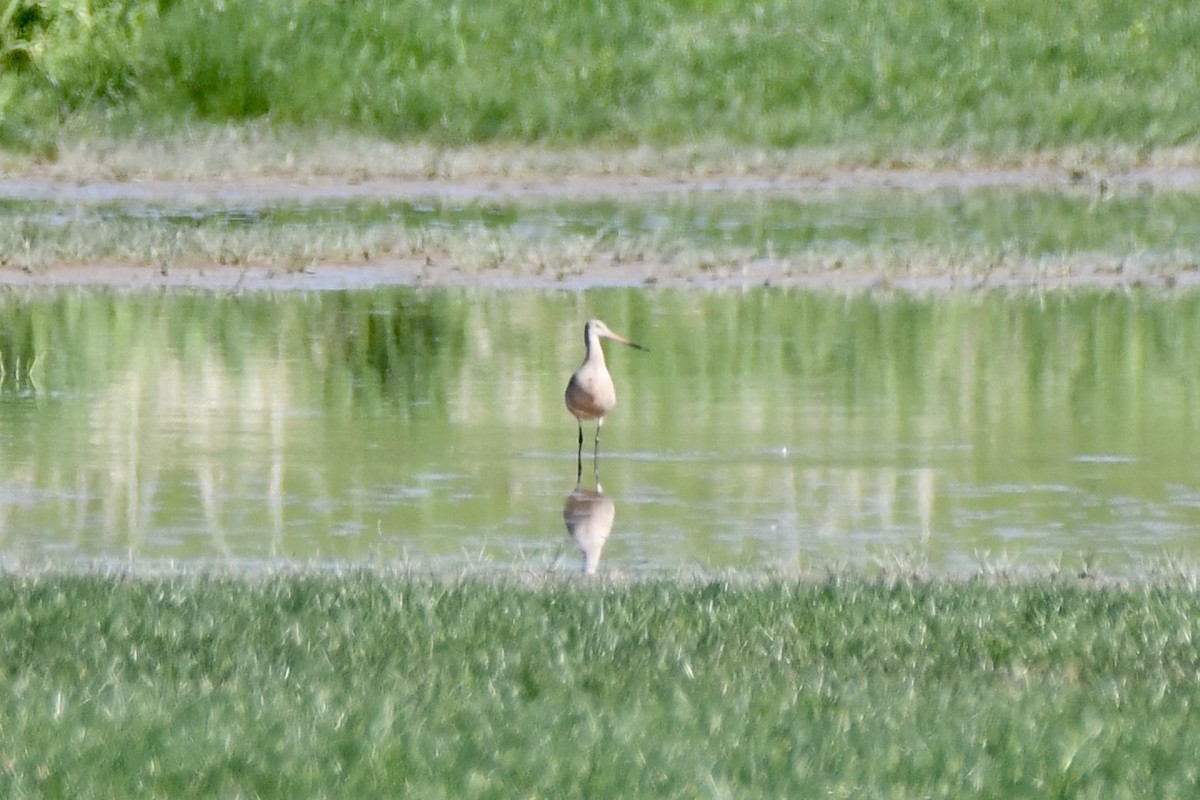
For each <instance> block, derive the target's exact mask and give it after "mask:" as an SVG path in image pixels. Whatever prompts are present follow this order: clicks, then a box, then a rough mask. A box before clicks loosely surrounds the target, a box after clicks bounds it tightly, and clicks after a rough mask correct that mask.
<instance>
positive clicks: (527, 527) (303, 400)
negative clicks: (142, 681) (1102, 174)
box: [0, 288, 1200, 574]
mask: <svg viewBox="0 0 1200 800" xmlns="http://www.w3.org/2000/svg"><path fill="white" fill-rule="evenodd" d="M0 305H2V307H3V308H2V313H0V356H2V358H3V376H2V380H0V557H2V558H3V560H4V561H6V562H8V563H24V564H35V565H36V564H46V563H51V564H59V565H63V564H65V565H71V564H96V563H101V564H108V563H111V564H122V565H123V564H132V565H133V566H135V567H140V568H145V569H155V568H161V567H172V566H180V565H182V566H188V565H211V564H228V565H233V566H235V567H238V568H256V567H258V566H264V565H270V564H275V563H287V564H346V563H350V564H365V563H370V564H380V563H382V564H397V565H408V566H413V567H416V568H420V569H424V568H429V569H435V570H455V569H460V568H468V567H469V568H475V567H478V566H480V565H483V566H497V567H501V568H508V567H511V566H514V565H515V566H519V567H523V568H524V567H528V568H532V569H535V570H550V571H564V572H571V571H575V570H579V569H582V568H583V566H584V564H585V555H584V551H586V552H587V553H588V556H587V558H588V559H589V561H588V562H587V563H588V564H589V566H590V567H593V568H595V569H596V570H597V571H599V572H601V573H605V572H609V573H637V572H644V571H660V572H661V571H667V572H674V571H684V572H686V571H689V570H694V569H703V570H709V569H722V568H742V569H749V570H760V571H766V570H781V571H791V570H823V569H827V568H838V567H840V566H847V565H871V564H876V563H898V562H899V563H911V564H918V565H925V566H926V567H928V568H929V569H932V570H934V571H938V572H952V573H953V572H959V571H973V570H978V569H980V568H1014V569H1020V568H1025V567H1034V568H1038V569H1044V568H1046V567H1047V566H1051V567H1053V566H1055V565H1058V566H1061V567H1062V568H1064V569H1069V570H1072V571H1078V570H1080V569H1096V570H1098V571H1100V572H1102V573H1106V574H1113V573H1115V574H1120V573H1122V572H1123V571H1124V570H1127V569H1130V568H1132V567H1135V566H1144V565H1145V564H1146V563H1147V562H1148V561H1149V562H1153V561H1155V560H1158V559H1164V558H1183V559H1187V560H1189V561H1192V562H1195V561H1197V560H1200V538H1198V537H1197V535H1196V531H1197V529H1200V476H1197V474H1196V470H1195V464H1197V463H1200V293H1193V292H1181V291H1176V292H1173V293H1162V292H1151V291H1138V290H1120V291H1102V290H1090V291H1073V292H1050V293H1039V292H1036V291H1032V290H1007V291H999V290H991V291H980V292H969V293H930V294H924V295H914V294H906V293H896V292H888V291H874V292H839V291H834V290H827V291H814V292H810V291H800V290H781V289H746V290H739V291H735V290H724V291H699V290H668V289H646V288H642V289H597V290H591V291H585V292H555V291H516V290H512V291H487V292H485V291H472V290H461V289H437V290H421V289H413V288H393V289H376V290H372V291H363V292H320V293H278V294H268V293H242V294H217V293H212V292H181V293H167V294H149V293H132V294H129V293H114V292H105V291H99V292H82V291H65V292H34V293H29V294H25V293H14V292H10V293H9V294H8V295H5V296H4V297H3V300H2V301H0ZM589 317H599V318H602V319H604V320H605V321H606V322H608V323H609V325H610V326H612V328H613V329H615V330H617V331H619V332H620V333H623V334H625V335H627V336H629V337H630V338H632V339H634V340H635V341H638V342H640V343H642V344H644V345H645V346H647V347H648V348H649V352H645V353H642V352H636V351H633V350H627V349H625V348H620V347H609V349H608V353H607V355H608V366H609V369H610V370H611V372H612V374H613V375H614V377H615V380H616V384H617V390H618V394H619V398H620V400H619V403H618V406H617V408H616V410H615V411H614V412H613V413H612V414H611V416H610V417H609V419H608V420H607V422H606V423H605V426H604V435H603V439H602V442H601V453H600V462H599V468H600V475H599V478H600V481H599V484H600V488H599V489H597V481H596V476H595V475H594V474H593V470H592V463H591V461H590V459H588V458H585V461H584V473H583V481H582V485H581V486H579V487H576V483H575V471H576V437H577V435H578V434H577V428H576V423H575V420H574V419H573V418H572V417H571V415H570V414H569V413H568V412H567V410H566V409H565V407H564V405H563V396H562V395H563V388H564V386H565V384H566V380H567V378H568V376H569V375H570V374H571V372H572V371H573V370H574V369H575V368H576V367H577V366H578V365H579V362H580V360H581V359H582V356H583V341H582V328H583V323H584V321H585V320H586V319H588V318H589ZM591 442H592V429H591V427H590V426H589V427H588V428H587V429H586V431H585V446H586V447H587V448H588V451H589V454H590V448H591ZM570 534H573V537H572V535H570Z"/></svg>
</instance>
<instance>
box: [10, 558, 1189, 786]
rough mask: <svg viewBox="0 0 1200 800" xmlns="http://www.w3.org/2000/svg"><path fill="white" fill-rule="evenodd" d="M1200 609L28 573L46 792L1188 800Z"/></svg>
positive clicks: (14, 617)
mask: <svg viewBox="0 0 1200 800" xmlns="http://www.w3.org/2000/svg"><path fill="white" fill-rule="evenodd" d="M1198 620H1200V594H1198V593H1197V592H1196V590H1195V587H1194V585H1192V583H1190V582H1189V581H1187V580H1184V579H1182V578H1176V579H1172V580H1166V581H1157V580H1153V579H1146V580H1144V581H1142V582H1139V583H1137V584H1133V585H1128V586H1116V585H1088V584H1086V583H1082V582H1077V581H1075V580H1073V579H1066V578H1053V577H1045V578H1040V579H1034V580H1030V581H1026V582H1018V583H1006V582H1004V581H1003V580H998V579H996V580H972V581H965V582H955V581H938V582H925V581H921V580H914V579H903V580H900V579H897V580H892V579H884V578H878V579H876V578H868V577H863V576H857V577H855V576H831V577H829V578H827V579H825V580H817V581H812V582H799V583H797V582H789V581H785V580H770V581H766V582H749V583H747V582H736V581H735V582H724V581H721V580H709V581H699V582H692V581H686V580H685V581H682V582H680V581H657V580H651V581H647V582H634V583H628V584H605V583H597V584H575V583H560V582H558V581H555V580H550V581H549V582H545V581H534V582H532V583H531V582H528V581H523V580H520V579H516V578H512V579H501V580H491V579H462V580H430V579H422V578H414V577H411V576H408V577H405V576H388V575H380V574H373V573H354V574H346V575H323V574H304V575H276V576H266V577H262V578H249V577H247V578H215V577H167V578H148V577H147V578H128V579H127V578H123V577H118V576H91V575H76V576H63V575H34V576H21V575H16V574H11V573H10V574H7V575H5V576H4V577H3V579H2V580H0V676H2V679H3V681H4V683H5V685H6V687H7V689H8V691H7V692H6V697H7V698H8V699H7V700H6V701H5V702H4V703H2V704H0V785H3V786H4V788H5V794H6V796H9V797H20V796H31V795H32V796H71V797H93V796H139V797H156V796H172V797H180V796H222V797H238V796H246V797H249V796H268V797H332V796H338V797H344V796H360V797H361V796H420V797H513V796H521V797H567V796H656V797H700V796H719V797H782V796H790V797H961V796H967V795H970V796H977V797H1001V798H1014V797H1047V796H1070V797H1104V798H1125V797H1160V798H1172V797H1190V796H1192V795H1193V794H1194V792H1195V787H1196V783H1197V778H1198V776H1197V772H1198V771H1197V767H1196V763H1195V753H1196V750H1197V748H1198V747H1200V715H1198V714H1197V713H1196V708H1195V706H1196V703H1197V699H1198V698H1200V694H1198V692H1197V688H1196V675H1197V672H1198V670H1200V648H1197V645H1196V640H1197V637H1198V636H1200V622H1198Z"/></svg>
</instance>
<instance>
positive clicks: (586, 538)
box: [563, 483, 617, 575]
mask: <svg viewBox="0 0 1200 800" xmlns="http://www.w3.org/2000/svg"><path fill="white" fill-rule="evenodd" d="M616 515H617V506H616V504H615V503H613V500H612V498H611V497H609V496H608V495H606V494H605V493H604V489H603V487H601V486H600V484H599V483H597V484H596V488H595V489H585V488H584V487H583V486H582V485H581V484H576V485H575V488H574V489H573V490H572V491H571V493H570V494H569V495H567V499H566V502H564V503H563V522H564V523H566V526H567V533H568V534H570V536H571V538H572V539H574V540H575V544H576V545H578V546H579V549H580V550H582V551H583V572H584V574H585V575H594V574H595V573H596V567H597V565H599V563H600V551H602V550H603V549H604V543H605V542H606V541H608V535H609V534H610V533H612V527H613V518H614V517H616Z"/></svg>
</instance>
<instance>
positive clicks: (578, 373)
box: [566, 319, 646, 481]
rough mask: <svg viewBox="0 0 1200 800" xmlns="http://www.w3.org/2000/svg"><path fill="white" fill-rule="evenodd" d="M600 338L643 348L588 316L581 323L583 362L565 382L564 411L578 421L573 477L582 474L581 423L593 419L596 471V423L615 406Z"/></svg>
mask: <svg viewBox="0 0 1200 800" xmlns="http://www.w3.org/2000/svg"><path fill="white" fill-rule="evenodd" d="M601 337H603V338H605V339H612V340H613V341H614V342H620V343H621V344H624V345H628V346H629V347H632V348H635V349H637V350H645V349H646V348H644V347H642V346H641V345H640V344H634V343H633V342H631V341H629V340H628V339H626V338H625V337H624V336H618V335H617V334H615V333H613V332H612V331H610V330H609V329H608V326H607V325H605V324H604V323H603V322H601V321H600V320H598V319H590V320H588V321H587V324H586V325H584V326H583V343H584V347H585V348H586V352H585V355H584V357H583V363H582V364H581V365H580V366H579V369H577V370H575V374H574V375H572V376H571V381H570V383H568V384H567V392H566V400H567V410H568V411H570V412H571V413H572V414H574V415H575V419H576V420H578V421H579V453H578V456H577V459H576V465H577V469H576V472H575V480H576V481H578V480H579V479H580V477H581V476H582V475H583V423H584V422H591V421H592V420H595V421H596V445H595V450H594V451H593V452H592V469H593V470H594V471H595V472H596V473H597V474H598V473H599V472H600V466H599V465H600V426H601V425H603V424H604V415H605V414H607V413H608V412H610V411H612V410H613V408H614V407H615V406H616V405H617V390H616V388H615V387H614V386H613V380H612V375H609V374H608V366H607V365H606V364H605V363H604V351H603V350H602V349H601V348H600V339H601Z"/></svg>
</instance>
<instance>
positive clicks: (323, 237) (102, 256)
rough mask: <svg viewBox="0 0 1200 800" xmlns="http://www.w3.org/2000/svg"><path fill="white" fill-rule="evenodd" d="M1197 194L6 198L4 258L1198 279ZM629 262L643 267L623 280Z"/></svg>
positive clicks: (657, 274)
mask: <svg viewBox="0 0 1200 800" xmlns="http://www.w3.org/2000/svg"><path fill="white" fill-rule="evenodd" d="M1198 205H1200V200H1198V198H1197V196H1196V195H1195V194H1194V193H1190V192H1175V191H1138V190H1124V191H1121V192H1115V193H1111V194H1104V195H1101V194H1099V193H1098V192H1097V191H1095V190H1094V189H1089V188H1086V187H1078V188H1071V189H1065V188H1064V189H1058V190H1054V191H1042V190H1028V189H1024V190H1017V189H1011V188H1001V189H994V188H991V189H974V190H969V191H959V190H955V191H951V190H939V191H928V190H925V191H921V190H916V191H901V190H887V189H882V190H881V189H871V190H856V191H849V190H841V191H824V192H813V193H810V194H808V195H805V196H795V195H791V194H783V193H780V194H773V193H749V192H746V193H730V192H715V193H712V194H701V195H689V194H679V195H671V196H667V197H654V198H653V199H652V200H650V199H644V198H632V199H625V200H618V201H612V200H599V201H597V200H590V201H585V200H575V201H568V200H556V201H546V200H542V201H538V202H535V201H533V200H530V199H527V200H524V201H504V202H499V201H469V202H449V201H442V200H411V201H410V200H406V201H386V200H358V201H352V202H345V201H337V202H328V203H324V204H322V203H315V202H310V203H298V202H294V201H293V202H277V203H275V204H261V205H244V204H243V205H235V206H213V207H205V206H187V205H178V204H177V205H164V204H157V205H156V204H144V203H75V204H71V203H63V202H52V201H41V200H37V201H18V200H10V201H0V265H4V266H8V267H15V268H18V269H23V270H26V271H28V272H31V273H37V272H38V271H39V270H41V269H43V268H44V267H47V266H56V265H60V264H70V263H80V264H89V263H97V262H100V263H114V262H115V263H119V264H135V265H144V266H149V267H156V268H158V269H160V270H162V271H164V272H165V271H169V270H171V269H172V268H174V267H177V266H178V267H189V266H201V267H203V266H209V265H214V264H229V265H252V266H268V267H273V268H277V269H282V270H295V269H303V268H306V267H308V266H310V265H316V264H322V263H326V264H329V263H333V264H359V263H387V262H388V261H394V260H396V259H408V260H409V261H415V262H427V263H428V264H429V265H430V269H429V270H428V274H427V275H426V279H430V280H436V279H437V266H438V265H451V266H453V267H454V268H456V269H459V270H465V271H466V272H468V273H474V274H479V273H486V272H488V271H489V270H494V269H499V270H502V274H504V275H507V276H534V277H538V278H541V279H555V278H560V279H561V278H563V277H566V276H571V275H574V274H576V273H580V272H582V271H584V270H592V271H594V272H595V274H596V275H597V276H598V277H601V278H603V277H604V271H605V269H606V268H607V267H612V268H613V269H612V270H610V272H611V274H612V275H614V276H616V277H621V276H623V279H624V280H626V281H631V280H632V281H636V280H643V279H649V280H661V279H674V278H678V277H680V276H685V275H690V276H693V277H698V278H701V279H703V278H704V277H706V276H707V277H713V276H715V275H717V274H718V273H720V272H721V271H723V270H724V271H727V272H732V271H739V270H743V269H746V268H749V269H751V270H753V269H756V268H761V267H763V266H764V265H766V266H767V267H769V268H770V269H771V270H773V272H772V273H771V274H770V277H771V278H772V279H778V278H780V277H786V276H787V275H789V274H794V275H805V274H810V273H813V272H819V271H842V272H844V273H846V274H853V273H855V272H870V273H875V274H878V275H883V276H904V275H920V276H940V277H964V278H980V277H983V276H987V275H989V274H992V273H993V272H994V271H997V270H999V272H1000V273H1001V274H1007V275H1009V276H1020V277H1038V276H1041V275H1046V274H1050V275H1062V274H1076V275H1077V274H1081V273H1091V274H1115V275H1120V276H1121V279H1122V280H1138V279H1142V278H1153V277H1162V276H1164V275H1171V274H1176V273H1179V272H1182V271H1191V270H1194V269H1195V268H1196V263H1195V255H1194V254H1195V252H1196V250H1197V248H1198V247H1200V227H1197V225H1196V222H1195V221H1196V219H1197V218H1200V213H1198V212H1200V208H1198ZM627 265H640V266H638V267H636V268H635V269H633V270H632V271H626V272H624V273H622V272H620V270H621V269H622V268H623V267H624V266H627Z"/></svg>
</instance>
